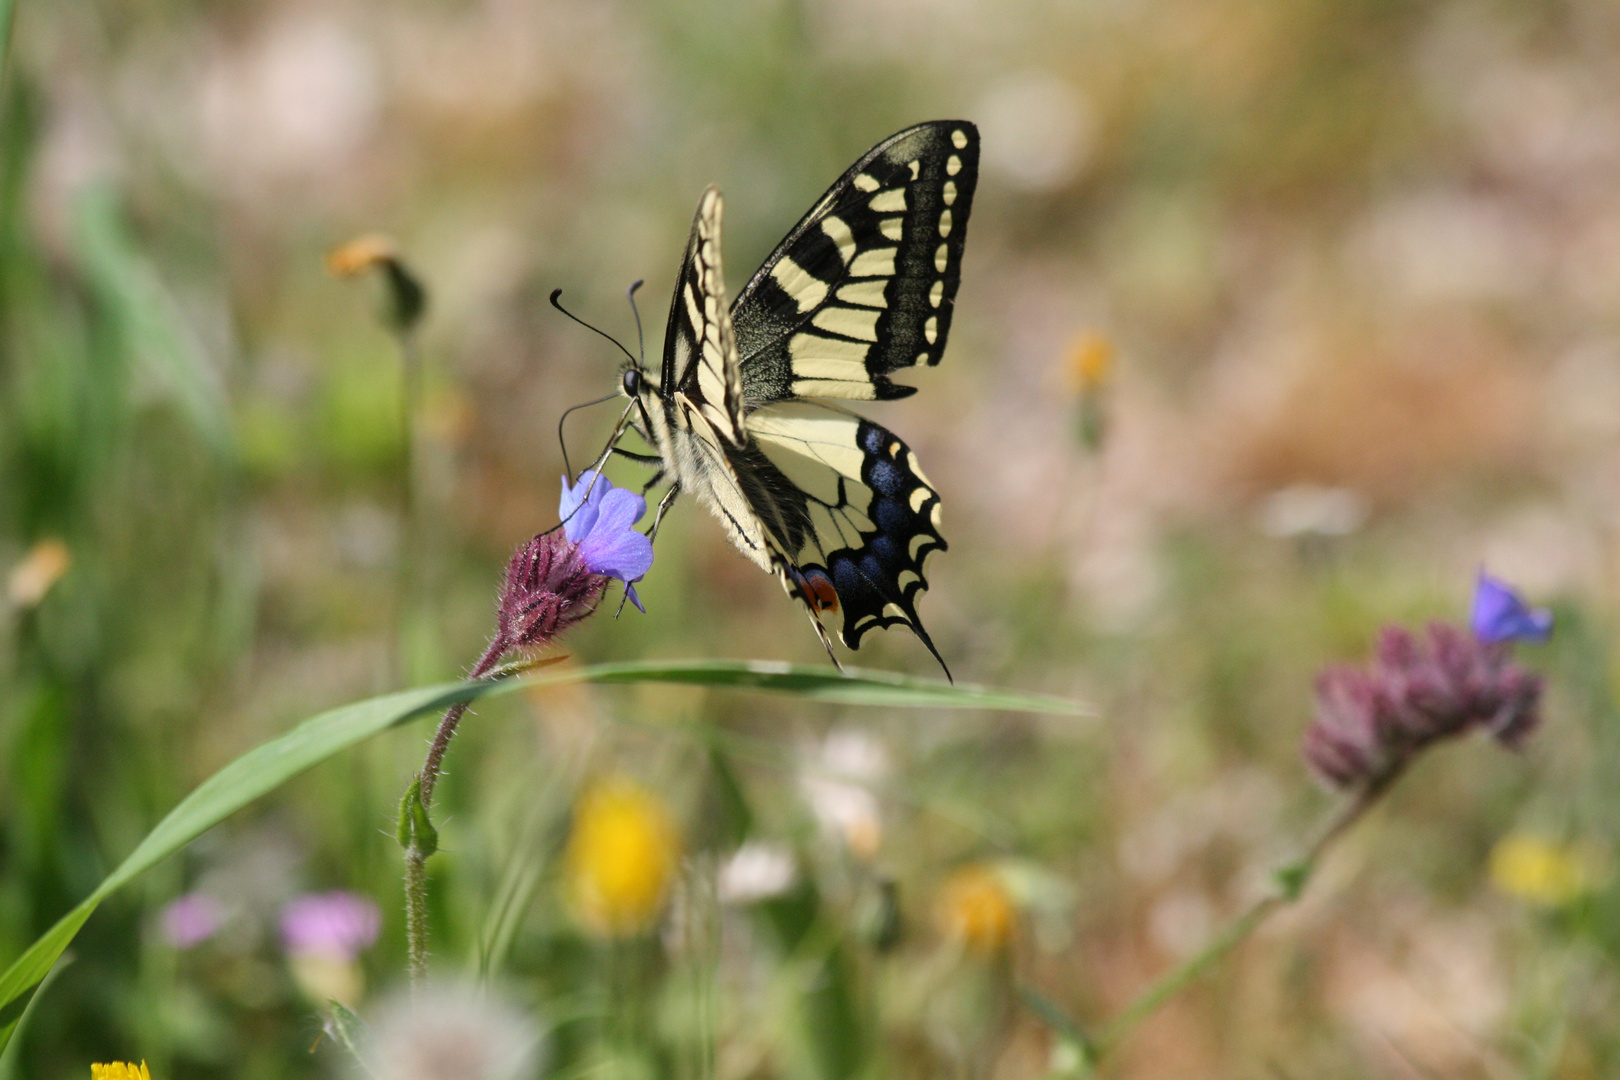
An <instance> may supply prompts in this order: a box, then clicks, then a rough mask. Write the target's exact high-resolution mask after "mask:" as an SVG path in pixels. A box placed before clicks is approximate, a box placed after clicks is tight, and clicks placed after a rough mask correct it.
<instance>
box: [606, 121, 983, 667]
mask: <svg viewBox="0 0 1620 1080" xmlns="http://www.w3.org/2000/svg"><path fill="white" fill-rule="evenodd" d="M978 165H979V133H978V129H977V128H975V127H974V126H973V125H972V124H970V123H967V122H966V121H961V120H939V121H932V122H930V123H925V124H918V125H917V126H915V127H910V128H907V129H906V130H904V131H901V132H899V133H897V134H895V135H892V136H890V137H889V138H887V139H885V140H883V141H882V142H880V143H878V144H877V145H876V146H874V147H872V149H870V150H868V151H867V152H866V153H865V154H863V155H862V156H861V158H860V159H859V160H858V161H856V162H855V164H853V165H851V166H850V167H849V169H848V170H847V171H846V172H845V173H844V175H843V176H841V177H839V178H838V180H837V181H836V182H835V183H834V184H833V185H832V187H830V188H828V189H827V192H826V193H825V194H824V195H822V196H821V198H820V199H818V200H816V202H815V204H814V205H813V206H812V207H811V208H810V211H809V212H808V213H806V214H805V215H804V217H803V219H802V220H800V222H799V223H798V224H797V225H795V226H794V227H793V229H792V231H790V232H789V233H788V234H787V237H786V239H784V240H783V241H782V242H781V243H780V244H778V245H777V247H776V250H775V251H773V252H772V253H771V255H770V257H769V258H768V259H766V260H765V263H764V265H762V266H761V267H760V268H759V269H758V270H757V271H755V273H754V276H753V277H752V278H750V279H749V281H748V284H746V285H745V286H743V289H742V292H740V293H739V294H738V295H737V299H736V300H735V301H734V302H732V303H731V304H729V305H728V304H727V303H726V284H725V278H724V274H723V271H722V267H721V258H720V221H721V207H722V203H721V198H720V192H719V191H718V190H717V189H716V188H713V187H710V188H709V189H708V190H707V191H705V192H704V193H703V197H702V198H701V199H700V200H699V202H698V208H697V214H696V217H695V219H694V220H693V223H692V233H691V237H690V239H689V240H688V241H687V245H686V254H685V257H684V258H683V260H682V262H681V269H680V275H679V277H678V279H677V281H676V285H675V294H674V297H673V298H672V300H671V301H670V308H669V322H668V326H667V329H666V331H665V338H664V353H663V364H662V367H661V369H660V371H659V372H658V378H657V381H656V382H654V380H653V379H652V377H651V373H650V372H648V371H645V370H643V368H642V367H641V365H640V364H639V363H637V362H635V361H634V360H632V361H631V363H630V364H629V365H627V366H626V368H625V369H624V371H623V373H622V384H621V390H622V392H623V393H624V395H625V396H627V397H628V398H630V404H629V405H628V406H627V416H630V417H632V419H630V421H629V423H630V426H632V427H633V428H634V429H635V430H636V431H637V433H638V434H639V435H641V437H642V438H643V439H644V440H645V441H646V442H647V443H648V445H650V446H652V447H654V448H655V449H656V451H657V454H656V456H654V455H637V454H633V453H630V452H628V451H624V450H618V451H617V452H619V453H621V454H623V455H624V456H627V457H632V458H636V459H637V460H640V461H643V462H644V463H646V464H648V465H650V466H652V467H653V468H654V469H655V470H656V472H655V475H654V476H653V478H652V479H651V480H650V481H649V482H648V485H647V490H651V488H652V487H653V486H655V485H656V484H658V483H660V482H663V481H668V482H669V488H668V490H667V492H666V493H665V495H664V497H663V499H662V501H661V502H660V503H659V506H658V510H657V513H656V514H655V515H654V519H653V524H652V526H651V529H650V530H649V533H650V534H652V535H656V533H657V530H658V525H659V523H660V522H661V521H662V519H663V516H664V514H665V512H666V511H667V510H668V509H669V508H670V506H671V505H673V503H674V502H675V500H676V498H677V497H678V496H679V495H680V494H681V493H683V492H684V493H688V494H690V495H692V496H694V497H695V498H696V499H697V501H698V502H700V503H702V504H703V505H704V506H706V507H707V508H708V509H709V510H710V511H711V512H712V513H713V514H714V515H715V517H716V518H718V519H719V521H720V523H721V525H722V527H723V528H724V529H725V532H726V535H727V537H728V538H729V539H730V540H731V542H732V543H733V544H734V545H735V546H736V547H737V548H738V550H740V551H741V552H742V553H743V554H744V555H746V556H747V557H748V558H750V559H752V560H753V561H754V562H755V563H757V564H758V565H759V566H760V567H761V568H763V569H765V570H767V571H769V572H772V573H774V574H776V576H777V578H778V579H779V580H780V581H781V583H782V587H783V588H784V589H785V590H786V591H787V593H788V595H789V596H791V597H793V598H795V599H797V600H798V601H799V602H801V603H802V604H803V605H804V606H805V608H806V610H807V611H808V612H809V614H810V622H811V625H812V626H814V628H815V631H816V634H817V636H818V637H819V638H820V639H821V642H822V644H823V645H824V646H825V647H826V649H827V655H828V656H829V657H830V658H831V659H832V661H833V664H834V665H837V666H841V665H838V658H837V656H836V654H834V652H833V646H832V640H831V638H830V636H829V633H828V627H827V625H826V624H827V623H828V622H832V623H834V624H835V626H836V629H837V632H838V636H839V639H840V640H841V641H842V642H843V643H844V645H845V646H846V647H847V648H850V649H856V648H858V647H859V646H860V642H861V638H862V637H863V636H864V635H865V634H866V633H867V631H869V630H871V629H873V628H874V627H888V626H894V625H901V626H906V627H908V628H910V629H911V631H912V632H913V633H914V634H916V635H917V637H918V638H919V639H920V640H921V641H922V643H923V645H925V646H926V647H927V648H928V651H929V652H930V653H932V654H933V656H934V659H936V660H938V661H939V664H940V666H941V667H942V668H945V673H946V676H947V677H949V675H950V669H949V668H948V667H946V665H945V661H944V659H943V658H942V657H941V656H940V654H939V650H938V649H937V648H935V646H934V642H933V640H932V639H931V638H930V637H929V636H928V632H927V631H926V630H925V629H923V625H922V622H921V620H920V619H919V618H918V616H917V601H918V599H919V598H920V597H921V596H922V593H923V592H924V591H925V590H926V589H927V588H928V580H927V578H926V577H925V576H924V567H925V565H926V563H927V560H928V557H929V556H930V555H932V554H933V553H934V552H936V551H944V550H945V548H946V546H947V545H946V543H945V538H944V536H942V535H941V533H940V498H939V492H937V491H936V490H934V488H933V486H932V485H931V484H930V483H929V482H928V478H927V477H926V476H924V475H923V472H922V469H921V467H919V465H918V464H917V459H916V457H915V455H913V454H912V452H911V450H910V449H909V448H908V447H907V446H906V444H905V443H904V442H902V441H901V440H900V439H899V438H898V437H897V436H896V435H894V434H893V433H892V432H890V431H889V430H888V429H886V428H884V427H882V426H881V425H879V424H876V423H873V422H872V421H870V420H867V419H865V418H864V417H862V416H860V415H859V414H857V413H855V412H853V411H851V410H850V409H848V408H846V407H845V406H843V405H841V404H838V403H837V402H839V401H892V400H894V399H896V398H902V397H906V396H908V395H909V394H912V393H914V392H915V388H914V387H911V386H905V385H901V384H898V383H895V382H893V381H892V380H891V376H892V375H894V374H895V373H896V372H898V371H900V370H901V369H903V368H908V367H914V366H917V365H927V366H933V365H935V364H938V363H939V361H940V358H941V356H942V355H943V354H944V351H945V343H946V339H947V337H948V336H949V334H950V328H951V312H952V308H953V306H954V303H955V299H956V289H957V285H958V283H959V282H960V280H961V268H962V250H963V241H964V239H965V237H966V231H967V223H968V214H969V211H970V210H971V208H972V206H973V190H974V187H975V184H976V182H977V179H978ZM840 620H841V621H840Z"/></svg>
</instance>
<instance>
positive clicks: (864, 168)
mask: <svg viewBox="0 0 1620 1080" xmlns="http://www.w3.org/2000/svg"><path fill="white" fill-rule="evenodd" d="M978 161H979V135H978V130H977V129H976V128H975V127H974V126H973V125H972V124H969V123H967V122H965V121H935V122H932V123H927V124H919V125H918V126H916V127H913V128H908V129H907V130H905V131H902V132H900V133H899V134H897V135H894V136H892V137H891V138H889V139H886V140H884V141H883V142H881V143H879V144H878V145H877V146H875V147H873V148H872V149H871V150H870V151H868V152H867V153H866V154H865V155H864V156H863V157H862V158H861V159H860V160H859V161H857V162H856V163H855V164H854V165H852V166H850V168H849V170H848V171H847V172H845V173H844V175H843V176H841V177H840V178H839V179H838V181H837V183H835V184H833V186H832V187H831V188H829V189H828V191H827V192H826V194H824V195H823V196H822V197H821V198H820V199H819V200H818V201H817V202H816V204H815V206H814V207H812V208H811V210H810V212H809V213H808V214H806V215H805V216H804V219H803V220H802V221H800V222H799V224H798V225H797V226H795V227H794V229H793V231H792V232H790V233H789V234H788V236H787V239H785V240H783V241H782V243H781V245H779V246H778V247H777V249H776V250H775V251H774V252H773V253H772V254H771V256H770V258H768V259H766V260H765V264H764V265H763V266H761V267H760V268H759V270H758V272H757V273H755V274H754V276H753V278H752V279H751V280H750V281H749V282H748V284H747V285H746V286H745V287H744V288H743V291H742V292H741V293H740V294H739V295H738V297H737V302H736V304H734V305H733V308H732V320H733V322H734V323H735V326H736V340H737V349H738V356H739V360H740V364H741V369H740V370H741V378H742V387H743V395H744V400H745V402H746V405H747V407H748V408H757V407H759V406H761V405H766V404H769V403H771V402H773V401H782V400H785V399H789V398H796V397H831V398H853V399H864V400H872V399H879V400H881V399H889V398H897V397H904V396H906V395H907V394H910V393H912V392H913V388H912V387H909V386H901V385H897V384H895V383H893V382H891V381H890V379H889V377H888V376H889V375H890V374H891V373H892V372H895V371H898V370H900V369H901V368H906V367H912V366H914V365H917V364H937V363H939V359H940V356H941V355H942V354H943V352H944V350H945V341H946V338H947V336H948V335H949V333H950V326H951V311H952V307H953V305H954V302H955V298H956V289H957V285H958V283H959V281H960V280H961V266H962V245H963V241H964V239H965V237H966V233H967V221H968V213H969V211H970V210H971V208H972V205H973V191H974V186H975V183H976V181H977V177H978Z"/></svg>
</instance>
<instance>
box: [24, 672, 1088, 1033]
mask: <svg viewBox="0 0 1620 1080" xmlns="http://www.w3.org/2000/svg"><path fill="white" fill-rule="evenodd" d="M577 682H597V683H632V682H666V683H686V684H691V685H700V686H715V687H728V688H733V689H742V690H765V691H772V692H776V693H786V694H792V695H794V696H797V697H803V698H808V699H811V700H816V701H827V702H835V703H838V704H844V705H875V706H884V707H888V708H934V709H939V708H952V709H991V710H1000V711H1007V712H1042V713H1061V714H1067V715H1071V716H1075V715H1088V714H1089V710H1088V709H1087V708H1086V707H1085V706H1082V705H1077V704H1075V703H1074V702H1069V701H1063V700H1061V699H1058V698H1051V697H1042V696H1039V695H1031V694H1018V693H1013V692H1010V691H1003V690H991V689H986V688H984V687H977V686H960V685H952V684H949V683H942V682H938V681H935V680H932V679H914V678H910V677H907V676H903V675H893V674H890V673H887V672H871V671H857V670H851V671H847V672H842V673H840V672H837V671H834V670H832V669H828V668H823V667H809V666H802V665H796V664H779V663H769V662H764V661H757V660H723V661H681V660H673V661H634V662H624V663H614V664H597V665H595V666H591V667H580V668H565V669H561V670H557V669H553V670H550V671H548V672H547V673H546V674H543V675H531V676H528V677H526V678H514V679H506V680H504V681H501V682H476V683H442V684H439V685H437V686H427V687H420V688H417V689H414V690H402V691H399V692H397V693H393V694H384V695H383V696H381V697H374V698H368V699H367V700H365V701H359V702H355V703H354V704H352V705H344V706H342V707H340V708H336V709H331V710H328V711H327V712H323V713H321V714H319V715H318V716H314V717H311V718H310V719H308V720H305V721H304V722H303V723H301V724H299V725H298V726H297V727H295V728H293V729H292V730H291V731H289V732H287V733H286V734H285V735H281V736H278V737H277V738H274V739H271V740H270V741H269V742H267V743H262V744H260V745H259V746H256V747H254V748H253V749H252V750H249V751H248V752H247V753H245V754H243V755H242V756H241V757H239V758H237V759H236V760H235V761H233V762H231V763H230V764H229V765H226V766H225V767H224V768H223V769H220V770H219V771H218V772H216V773H215V774H214V775H213V776H210V777H209V778H208V779H207V780H204V781H203V782H202V783H201V784H199V785H198V786H197V788H196V790H194V791H193V792H192V793H191V794H190V795H187V796H186V797H185V798H184V799H182V800H181V801H180V804H179V805H178V806H176V807H175V808H174V809H173V810H171V811H170V812H169V814H168V815H167V816H166V817H164V819H163V820H162V821H160V822H158V824H157V826H156V827H155V828H153V829H152V831H151V832H150V833H148V834H147V835H146V838H145V839H144V840H142V841H141V842H140V844H139V845H137V846H136V848H135V850H134V851H132V852H130V854H129V856H128V857H127V858H125V859H124V861H123V862H122V863H120V864H119V865H118V867H117V868H116V869H115V870H113V872H112V873H111V874H109V875H108V876H107V878H106V879H105V880H104V881H102V883H101V884H100V885H99V886H97V887H96V890H95V891H94V892H92V893H91V894H90V895H89V896H87V897H86V898H85V899H84V900H83V901H82V902H80V904H79V905H78V906H77V907H75V908H74V909H73V910H72V911H70V912H68V913H67V914H66V915H64V916H62V918H61V919H60V920H59V921H58V922H57V924H56V925H55V926H53V927H51V929H50V930H48V931H46V932H45V934H44V935H43V936H41V937H40V938H39V939H38V940H37V941H35V942H34V944H33V945H31V946H29V948H28V949H27V950H26V951H25V952H24V953H23V954H22V955H21V956H20V957H18V958H17V959H16V961H15V962H13V963H12V964H11V966H10V967H8V968H7V969H6V971H5V973H4V974H3V975H0V1049H3V1048H4V1047H5V1045H6V1043H8V1042H9V1041H10V1035H11V1030H10V1028H11V1024H10V1023H8V1021H14V1020H15V1019H16V1017H17V1016H19V1015H20V1013H21V1011H22V1007H23V1005H24V1003H25V1000H26V997H27V995H28V993H29V991H30V990H31V989H32V988H33V987H34V986H35V985H37V984H38V983H39V981H40V980H41V979H43V978H44V977H45V976H46V974H47V973H49V972H50V970H51V967H52V966H53V965H54V964H55V963H56V961H57V958H58V957H60V956H61V955H62V952H63V950H65V949H66V948H67V947H68V945H69V944H70V943H72V941H73V938H74V936H75V935H77V934H78V932H79V928H80V927H82V926H83V925H84V923H85V921H86V920H87V919H89V918H90V916H91V914H93V913H94V912H95V910H96V908H97V907H98V906H99V905H100V904H101V902H102V901H103V900H105V899H106V898H107V897H108V896H110V895H112V893H114V892H116V891H117V890H118V889H120V888H122V887H123V886H124V885H127V884H128V883H129V882H130V881H132V880H134V879H135V878H136V877H138V876H139V875H140V874H142V873H144V872H145V871H147V870H149V869H151V868H152V867H153V866H154V865H156V864H157V863H158V862H159V861H160V860H162V859H164V858H167V857H168V856H170V855H172V854H174V853H175V852H177V851H179V850H180V849H181V848H183V847H184V846H185V845H186V844H188V843H190V842H191V841H192V840H194V839H196V838H197V837H198V836H200V835H202V834H203V833H204V832H206V831H207V830H208V829H211V828H212V827H214V826H215V825H217V824H219V823H220V822H221V821H223V820H225V819H226V818H227V817H229V816H230V815H231V814H233V813H235V812H236V811H238V810H240V809H242V808H243V807H244V806H246V805H248V804H249V803H251V802H252V801H253V800H255V799H257V798H258V797H259V796H261V795H264V794H267V793H268V792H270V791H273V790H274V789H276V788H277V787H280V786H281V785H282V784H284V783H286V782H287V781H288V780H290V779H292V778H293V777H294V776H297V775H298V774H299V773H301V772H303V771H304V770H306V769H308V768H310V767H311V766H314V765H318V764H319V763H321V762H322V761H325V760H326V759H327V758H330V757H332V756H334V755H336V754H338V753H340V752H341V751H343V750H346V749H348V748H349V747H351V746H354V745H355V744H357V743H360V742H363V741H365V740H366V739H369V738H371V737H372V736H374V735H378V734H380V733H382V732H384V731H387V730H389V729H390V728H393V727H396V726H398V725H399V724H402V723H404V722H405V721H407V720H409V719H411V718H412V717H414V716H419V715H421V714H423V713H426V712H436V711H438V710H441V709H444V708H447V707H448V706H450V705H452V704H455V703H456V702H461V701H472V700H475V699H477V698H481V697H491V696H494V695H498V694H504V693H509V692H511V691H513V690H520V689H524V688H527V687H535V686H554V685H560V684H564V683H577Z"/></svg>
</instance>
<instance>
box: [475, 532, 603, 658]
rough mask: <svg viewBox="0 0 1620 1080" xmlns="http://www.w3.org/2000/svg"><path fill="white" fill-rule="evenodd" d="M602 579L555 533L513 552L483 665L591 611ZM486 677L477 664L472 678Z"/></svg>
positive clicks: (546, 638) (545, 639) (544, 640)
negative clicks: (492, 641) (492, 644)
mask: <svg viewBox="0 0 1620 1080" xmlns="http://www.w3.org/2000/svg"><path fill="white" fill-rule="evenodd" d="M607 582H608V579H607V578H606V577H604V576H603V575H601V574H593V573H591V571H590V570H589V569H588V568H587V567H586V565H585V560H584V559H583V558H581V557H580V554H579V545H577V544H575V543H573V542H572V541H571V540H569V539H568V538H567V537H566V536H564V535H563V534H562V533H560V532H556V531H553V532H547V533H541V534H540V535H539V536H536V537H534V538H533V539H531V540H530V541H529V542H528V543H526V544H524V545H523V546H522V547H520V548H518V549H517V552H516V553H515V554H514V555H513V556H512V561H511V562H510V563H508V564H507V566H506V583H505V584H504V585H502V586H501V597H500V609H499V610H498V611H497V612H496V616H495V620H496V646H498V647H492V648H491V649H490V651H489V652H488V653H487V654H486V656H485V659H486V661H488V663H489V666H493V663H494V660H495V659H497V658H498V656H499V654H500V653H503V652H505V651H506V650H508V649H537V648H540V647H541V646H543V645H546V644H548V643H549V642H550V641H551V639H552V638H554V637H556V636H557V635H558V634H560V633H562V632H563V631H564V630H566V629H568V628H569V627H570V626H572V625H574V624H575V623H577V622H579V621H580V620H581V619H583V618H584V617H585V616H587V615H589V614H590V613H591V612H593V611H595V610H596V602H597V601H598V600H600V599H601V598H602V590H604V589H606V588H607ZM484 674H487V668H486V667H483V666H482V665H481V666H480V668H477V669H474V671H473V676H474V677H477V676H480V675H484Z"/></svg>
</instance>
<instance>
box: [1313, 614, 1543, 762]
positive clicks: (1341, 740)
mask: <svg viewBox="0 0 1620 1080" xmlns="http://www.w3.org/2000/svg"><path fill="white" fill-rule="evenodd" d="M1540 703H1541V679H1540V677H1539V676H1537V675H1534V674H1532V673H1530V672H1528V671H1526V670H1524V669H1523V668H1521V667H1519V666H1518V665H1516V664H1514V663H1513V661H1512V659H1511V657H1510V656H1509V655H1508V650H1507V648H1506V646H1504V645H1502V644H1500V643H1497V642H1491V641H1485V640H1481V639H1480V638H1478V637H1476V636H1471V635H1469V634H1466V633H1464V632H1463V631H1462V630H1459V629H1458V628H1457V627H1454V626H1449V625H1446V624H1445V623H1433V624H1431V625H1430V626H1429V628H1428V634H1427V637H1426V639H1421V640H1420V639H1419V638H1418V637H1416V636H1414V635H1413V634H1412V633H1411V632H1410V631H1407V630H1404V629H1402V628H1400V627H1387V628H1385V630H1384V631H1383V633H1382V634H1381V635H1380V636H1379V639H1378V649H1377V652H1376V654H1375V656H1374V658H1373V662H1372V664H1371V665H1369V666H1368V667H1367V668H1365V669H1360V668H1353V667H1348V666H1342V665H1341V666H1334V667H1330V668H1328V669H1326V670H1325V671H1323V672H1322V674H1321V675H1319V676H1317V680H1316V720H1315V721H1314V722H1313V723H1312V724H1311V726H1310V727H1309V728H1308V729H1306V732H1305V738H1304V744H1303V746H1302V748H1301V749H1302V751H1303V753H1304V756H1305V762H1306V764H1307V765H1309V766H1310V768H1311V770H1312V771H1313V772H1315V773H1316V775H1317V776H1319V777H1321V779H1322V780H1323V781H1324V782H1326V783H1328V784H1330V785H1332V786H1334V787H1339V788H1351V787H1358V786H1359V787H1370V786H1373V785H1376V784H1382V783H1384V782H1386V781H1388V780H1390V779H1392V778H1393V777H1394V776H1395V774H1396V773H1398V772H1400V770H1401V769H1403V768H1405V767H1406V765H1407V763H1409V762H1410V761H1411V760H1412V759H1413V758H1414V757H1416V756H1417V755H1418V754H1419V753H1421V752H1422V751H1423V750H1425V749H1426V748H1428V747H1429V746H1430V745H1431V744H1433V743H1435V742H1437V741H1438V740H1440V739H1447V738H1451V737H1453V736H1457V735H1462V734H1464V733H1466V732H1468V731H1472V730H1475V729H1479V730H1483V731H1486V732H1488V733H1490V734H1491V735H1492V736H1494V737H1495V738H1496V739H1497V741H1498V742H1500V743H1502V745H1504V746H1507V747H1509V748H1517V747H1518V746H1519V745H1520V744H1521V743H1523V741H1524V740H1525V738H1526V737H1528V736H1529V734H1530V733H1531V732H1532V731H1534V730H1535V728H1536V726H1537V725H1538V724H1539V723H1540V719H1541V718H1540V713H1539V711H1538V709H1539V706H1540Z"/></svg>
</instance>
